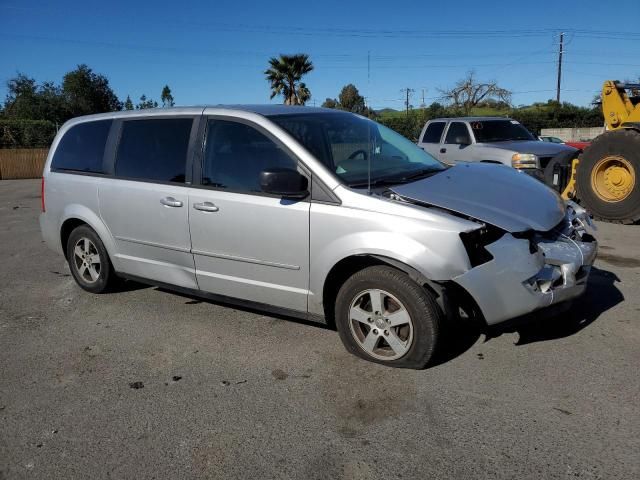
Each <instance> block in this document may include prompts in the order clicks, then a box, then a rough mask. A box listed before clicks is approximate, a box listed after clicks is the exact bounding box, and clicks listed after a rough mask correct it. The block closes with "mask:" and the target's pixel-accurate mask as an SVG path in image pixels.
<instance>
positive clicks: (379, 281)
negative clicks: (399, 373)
mask: <svg viewBox="0 0 640 480" xmlns="http://www.w3.org/2000/svg"><path fill="white" fill-rule="evenodd" d="M375 298H380V299H381V301H380V303H377V304H378V305H382V308H381V309H380V310H378V311H380V313H379V314H376V313H375V312H376V308H374V305H375V303H374V302H375ZM335 311H336V317H335V318H336V327H337V329H338V333H339V334H340V339H341V340H342V343H343V344H344V346H345V348H346V349H347V350H348V351H349V352H351V353H353V354H354V355H357V356H358V357H361V358H364V359H365V360H369V361H371V362H376V363H380V364H383V365H387V366H390V367H398V368H413V369H421V368H424V367H425V366H427V364H428V363H429V361H430V360H431V358H432V357H433V355H434V353H435V351H436V346H437V343H438V336H439V331H440V324H441V321H442V316H443V315H442V311H441V310H440V307H439V306H438V304H437V303H436V301H435V298H434V296H433V295H432V294H431V293H430V292H429V291H427V290H425V289H424V288H423V287H421V286H420V285H418V284H417V283H416V282H414V281H413V280H411V279H410V278H409V277H408V276H407V275H406V274H405V273H404V272H401V271H399V270H396V269H394V268H391V267H388V266H373V267H367V268H365V269H363V270H360V271H359V272H357V273H355V274H354V275H353V276H351V277H350V278H349V279H348V280H347V281H346V282H345V283H344V284H343V285H342V287H341V288H340V291H339V292H338V295H337V298H336V310H335ZM387 320H388V321H387ZM392 345H393V347H392Z"/></svg>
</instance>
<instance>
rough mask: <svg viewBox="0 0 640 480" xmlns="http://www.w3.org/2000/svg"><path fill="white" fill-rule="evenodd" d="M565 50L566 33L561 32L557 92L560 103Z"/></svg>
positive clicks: (557, 100) (557, 99)
mask: <svg viewBox="0 0 640 480" xmlns="http://www.w3.org/2000/svg"><path fill="white" fill-rule="evenodd" d="M563 48H564V32H560V50H559V51H558V88H557V90H556V102H558V103H560V84H561V83H562V54H563V53H564V51H563Z"/></svg>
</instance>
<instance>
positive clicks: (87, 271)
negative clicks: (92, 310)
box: [67, 225, 115, 293]
mask: <svg viewBox="0 0 640 480" xmlns="http://www.w3.org/2000/svg"><path fill="white" fill-rule="evenodd" d="M67 261H68V262H69V269H70V270H71V274H72V275H73V278H74V279H75V281H76V283H77V284H78V285H80V287H81V288H83V289H84V290H87V291H88V292H92V293H104V292H106V291H108V290H109V289H110V287H112V286H113V284H114V282H115V273H114V271H113V266H112V265H111V261H110V260H109V255H108V254H107V251H106V249H105V248H104V245H103V244H102V241H101V240H100V237H98V235H97V234H96V232H94V231H93V229H91V228H90V227H89V226H87V225H81V226H79V227H76V228H75V229H74V230H73V231H72V232H71V235H69V239H68V240H67Z"/></svg>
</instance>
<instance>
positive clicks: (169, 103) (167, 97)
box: [160, 85, 175, 107]
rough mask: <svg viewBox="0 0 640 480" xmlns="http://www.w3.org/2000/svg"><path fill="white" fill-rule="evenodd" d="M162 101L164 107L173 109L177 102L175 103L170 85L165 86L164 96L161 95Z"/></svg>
mask: <svg viewBox="0 0 640 480" xmlns="http://www.w3.org/2000/svg"><path fill="white" fill-rule="evenodd" d="M160 100H161V101H162V106H163V107H173V106H174V105H175V102H174V101H173V95H171V89H170V88H169V85H165V86H164V88H163V89H162V94H161V95H160Z"/></svg>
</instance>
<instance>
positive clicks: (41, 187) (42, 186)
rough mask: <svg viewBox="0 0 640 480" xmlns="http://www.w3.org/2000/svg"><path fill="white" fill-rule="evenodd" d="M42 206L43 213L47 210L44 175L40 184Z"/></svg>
mask: <svg viewBox="0 0 640 480" xmlns="http://www.w3.org/2000/svg"><path fill="white" fill-rule="evenodd" d="M40 208H41V210H42V213H44V212H45V211H46V210H45V208H44V177H42V183H41V184H40Z"/></svg>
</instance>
